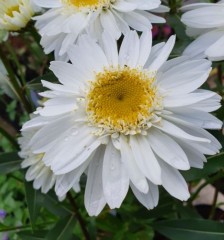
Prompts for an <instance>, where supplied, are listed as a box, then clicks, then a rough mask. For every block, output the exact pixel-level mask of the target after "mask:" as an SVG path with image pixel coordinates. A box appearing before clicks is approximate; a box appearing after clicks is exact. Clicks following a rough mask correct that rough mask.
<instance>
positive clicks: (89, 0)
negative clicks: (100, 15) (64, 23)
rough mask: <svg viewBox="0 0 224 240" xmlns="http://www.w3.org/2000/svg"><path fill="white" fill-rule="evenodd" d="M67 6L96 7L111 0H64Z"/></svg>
mask: <svg viewBox="0 0 224 240" xmlns="http://www.w3.org/2000/svg"><path fill="white" fill-rule="evenodd" d="M63 1H64V3H65V4H66V5H67V6H71V7H75V8H91V9H96V8H98V7H102V6H104V5H108V4H109V2H110V1H109V0H63Z"/></svg>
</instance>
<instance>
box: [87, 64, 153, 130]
mask: <svg viewBox="0 0 224 240" xmlns="http://www.w3.org/2000/svg"><path fill="white" fill-rule="evenodd" d="M155 97H156V88H155V87H154V77H152V76H150V75H149V73H147V72H144V71H140V70H138V69H131V68H129V67H125V68H123V69H112V70H111V69H110V70H105V71H104V72H101V73H98V74H97V76H96V80H95V81H94V82H91V87H90V91H89V93H88V96H87V109H86V111H87V114H88V116H89V119H90V122H91V123H93V124H94V125H97V126H99V127H104V128H106V129H108V130H110V131H112V132H123V133H128V132H130V131H138V130H139V129H140V128H141V127H143V125H144V124H145V122H146V120H147V119H148V118H149V117H150V114H151V109H152V107H153V105H154V100H155Z"/></svg>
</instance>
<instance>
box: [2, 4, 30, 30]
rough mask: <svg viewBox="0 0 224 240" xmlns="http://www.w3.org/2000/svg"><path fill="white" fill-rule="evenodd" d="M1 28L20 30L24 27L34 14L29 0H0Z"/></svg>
mask: <svg viewBox="0 0 224 240" xmlns="http://www.w3.org/2000/svg"><path fill="white" fill-rule="evenodd" d="M0 5H1V9H0V29H4V30H8V31H18V30H20V29H21V28H24V27H25V26H26V25H27V23H28V22H29V21H30V19H31V17H32V16H33V14H34V10H33V6H32V4H31V2H30V1H29V0H10V1H4V0H0Z"/></svg>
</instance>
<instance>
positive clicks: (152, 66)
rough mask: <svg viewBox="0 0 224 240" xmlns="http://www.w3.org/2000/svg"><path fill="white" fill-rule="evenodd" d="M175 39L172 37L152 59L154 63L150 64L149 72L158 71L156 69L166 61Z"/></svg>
mask: <svg viewBox="0 0 224 240" xmlns="http://www.w3.org/2000/svg"><path fill="white" fill-rule="evenodd" d="M175 40H176V37H175V36H174V35H173V36H171V37H170V38H169V40H168V41H167V42H166V44H165V46H164V47H163V48H162V50H161V51H160V53H159V55H158V56H157V57H156V58H155V59H154V61H153V62H152V63H151V64H150V66H149V68H148V69H149V70H150V71H158V69H159V68H160V67H161V66H162V65H163V63H164V62H165V61H166V60H167V59H168V57H169V55H170V53H171V51H172V50H173V47H174V44H175Z"/></svg>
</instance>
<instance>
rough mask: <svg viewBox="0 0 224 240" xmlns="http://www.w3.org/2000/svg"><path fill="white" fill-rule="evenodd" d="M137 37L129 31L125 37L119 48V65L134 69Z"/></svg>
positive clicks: (136, 56)
mask: <svg viewBox="0 0 224 240" xmlns="http://www.w3.org/2000/svg"><path fill="white" fill-rule="evenodd" d="M139 44H140V42H139V37H138V34H137V32H136V31H130V32H129V34H127V35H125V37H124V40H123V42H122V44H121V47H120V52H119V64H120V65H121V66H124V65H127V66H129V67H135V66H136V65H137V63H138V58H139Z"/></svg>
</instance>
